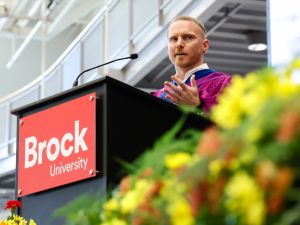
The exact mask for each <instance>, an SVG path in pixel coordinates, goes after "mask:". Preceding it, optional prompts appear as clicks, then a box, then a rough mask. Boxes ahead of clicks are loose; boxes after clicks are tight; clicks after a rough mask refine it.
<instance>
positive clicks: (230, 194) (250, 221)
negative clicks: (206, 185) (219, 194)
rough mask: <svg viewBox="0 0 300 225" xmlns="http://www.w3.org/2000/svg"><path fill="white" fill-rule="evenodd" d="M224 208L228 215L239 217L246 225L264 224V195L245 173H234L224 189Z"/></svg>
mask: <svg viewBox="0 0 300 225" xmlns="http://www.w3.org/2000/svg"><path fill="white" fill-rule="evenodd" d="M225 195H226V197H227V199H226V202H225V206H226V208H227V209H228V211H229V212H230V213H232V214H233V215H236V216H237V217H241V219H242V223H243V224H246V225H261V224H263V223H264V218H265V213H266V206H265V203H264V194H263V192H262V190H261V189H260V187H259V186H258V185H257V183H256V182H255V180H254V179H253V178H252V177H250V176H249V175H248V174H247V173H246V172H244V171H240V172H238V173H236V174H235V175H234V176H233V177H232V178H231V179H230V180H229V183H228V184H227V185H226V187H225Z"/></svg>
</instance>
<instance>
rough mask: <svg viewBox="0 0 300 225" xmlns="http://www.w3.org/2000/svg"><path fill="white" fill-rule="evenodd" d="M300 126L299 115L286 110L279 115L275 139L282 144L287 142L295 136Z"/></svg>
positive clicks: (291, 110)
mask: <svg viewBox="0 0 300 225" xmlns="http://www.w3.org/2000/svg"><path fill="white" fill-rule="evenodd" d="M299 126H300V115H299V113H298V112H296V111H294V110H293V109H287V110H285V111H284V112H283V114H282V115H281V118H280V121H279V130H278V133H277V139H278V140H279V141H282V142H288V141H289V140H291V139H292V138H293V137H294V135H295V134H296V131H297V129H299Z"/></svg>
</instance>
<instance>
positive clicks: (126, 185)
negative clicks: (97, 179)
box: [120, 176, 130, 193]
mask: <svg viewBox="0 0 300 225" xmlns="http://www.w3.org/2000/svg"><path fill="white" fill-rule="evenodd" d="M129 189H130V177H129V176H126V177H123V178H122V180H121V182H120V192H121V193H126V192H127V191H128V190H129Z"/></svg>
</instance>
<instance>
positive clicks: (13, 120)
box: [9, 85, 40, 139]
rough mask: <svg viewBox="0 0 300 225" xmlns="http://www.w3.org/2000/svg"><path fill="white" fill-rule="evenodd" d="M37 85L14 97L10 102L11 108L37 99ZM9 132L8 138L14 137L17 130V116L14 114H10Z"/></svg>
mask: <svg viewBox="0 0 300 225" xmlns="http://www.w3.org/2000/svg"><path fill="white" fill-rule="evenodd" d="M39 96H40V95H39V86H38V85H37V86H34V87H32V88H31V89H30V90H29V91H28V92H26V93H25V94H23V95H20V96H19V97H18V98H15V99H14V100H13V101H12V103H11V108H12V109H16V108H18V107H21V106H24V105H27V104H29V103H32V102H35V101H37V100H39ZM9 126H10V132H9V135H10V136H9V139H12V138H15V137H16V132H17V117H16V116H14V115H10V124H9Z"/></svg>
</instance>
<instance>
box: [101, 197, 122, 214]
mask: <svg viewBox="0 0 300 225" xmlns="http://www.w3.org/2000/svg"><path fill="white" fill-rule="evenodd" d="M103 208H104V210H105V211H116V210H118V208H119V204H118V202H117V200H116V199H114V198H111V199H109V200H108V201H107V202H105V204H104V205H103Z"/></svg>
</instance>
